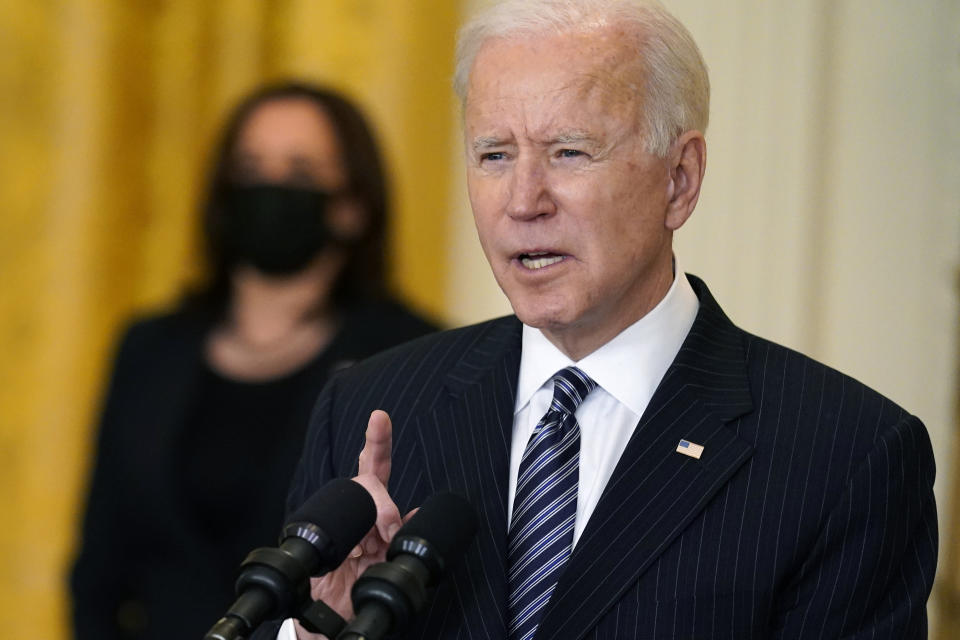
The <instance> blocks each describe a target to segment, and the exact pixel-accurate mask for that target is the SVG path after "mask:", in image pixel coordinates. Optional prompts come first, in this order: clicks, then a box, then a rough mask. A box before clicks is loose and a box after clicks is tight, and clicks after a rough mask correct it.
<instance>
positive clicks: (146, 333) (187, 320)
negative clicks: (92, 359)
mask: <svg viewBox="0 0 960 640" xmlns="http://www.w3.org/2000/svg"><path fill="white" fill-rule="evenodd" d="M209 327H210V321H209V320H208V319H206V318H204V317H203V316H202V315H201V314H199V313H197V312H194V311H189V310H186V309H182V308H178V309H175V310H172V311H163V312H145V313H139V314H137V315H134V316H133V317H132V318H130V319H129V320H128V321H127V322H126V325H125V326H124V327H123V329H122V330H121V331H120V333H119V335H120V339H119V340H118V342H117V348H116V352H117V357H118V358H125V359H129V358H136V357H138V356H142V355H144V354H155V353H158V352H162V351H164V350H167V349H172V350H174V351H179V350H182V349H183V348H193V346H194V345H195V344H196V343H197V342H198V341H200V340H202V338H203V335H204V334H205V333H206V331H207V330H208V329H209Z"/></svg>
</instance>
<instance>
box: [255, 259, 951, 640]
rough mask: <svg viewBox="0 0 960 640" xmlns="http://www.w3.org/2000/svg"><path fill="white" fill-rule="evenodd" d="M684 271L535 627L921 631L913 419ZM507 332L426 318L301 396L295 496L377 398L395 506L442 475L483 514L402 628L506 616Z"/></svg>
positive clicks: (488, 633)
mask: <svg viewBox="0 0 960 640" xmlns="http://www.w3.org/2000/svg"><path fill="white" fill-rule="evenodd" d="M690 280H691V283H692V284H693V286H694V289H695V290H696V292H697V295H698V297H699V299H700V311H699V313H698V315H697V318H696V321H695V323H694V325H693V327H692V329H691V331H690V334H689V335H688V336H687V338H686V340H685V342H684V343H683V346H682V348H681V349H680V352H679V353H678V355H677V357H676V360H675V361H674V362H673V364H672V365H671V366H670V368H669V370H668V371H667V373H666V375H665V376H664V378H663V380H662V382H661V383H660V385H659V387H658V389H657V391H656V393H655V394H654V396H653V398H652V400H651V401H650V405H649V406H648V408H647V410H646V412H645V413H644V415H643V416H642V418H641V420H640V422H639V424H638V426H637V428H636V431H635V432H634V434H633V437H632V438H631V440H630V442H629V444H628V445H627V448H626V450H625V451H624V453H623V456H622V458H621V460H620V462H619V464H618V465H617V467H616V469H615V471H614V472H613V475H612V477H611V478H610V481H609V483H608V485H607V487H606V489H605V490H604V492H603V496H602V498H601V500H600V502H599V504H598V505H597V507H596V511H595V512H594V513H593V515H592V516H591V518H590V521H589V522H588V523H587V525H586V529H585V530H584V532H583V534H582V537H581V538H580V539H579V541H578V543H577V546H576V548H575V549H574V551H573V554H572V556H571V558H570V563H569V565H568V567H567V569H566V571H565V573H564V575H563V576H562V578H561V579H560V582H559V584H558V586H557V588H556V590H555V592H554V594H553V597H552V600H551V602H550V603H549V604H548V607H547V609H546V611H545V614H544V617H543V620H542V622H541V624H540V627H539V631H538V634H537V637H538V638H565V639H577V638H597V639H604V640H606V639H610V638H731V639H736V640H743V639H745V638H804V639H807V638H840V637H844V638H896V639H898V640H899V639H902V638H919V637H925V630H926V615H925V603H926V600H927V596H928V594H929V591H930V588H931V585H932V582H933V575H934V570H935V566H936V553H937V525H936V511H935V505H934V497H933V490H932V489H933V479H934V463H933V454H932V451H931V447H930V442H929V439H928V437H927V433H926V431H925V429H924V427H923V425H922V424H921V423H920V421H919V420H918V419H917V418H915V417H914V416H911V415H910V414H908V413H906V412H905V411H904V410H903V409H901V408H900V407H898V406H896V405H895V404H894V403H892V402H891V401H889V400H887V399H886V398H884V397H882V396H880V395H879V394H877V393H876V392H874V391H871V390H870V389H868V388H866V387H865V386H864V385H862V384H860V383H859V382H857V381H855V380H853V379H851V378H849V377H847V376H845V375H843V374H841V373H839V372H837V371H834V370H832V369H830V368H828V367H826V366H824V365H822V364H819V363H817V362H814V361H813V360H811V359H809V358H807V357H805V356H803V355H801V354H799V353H796V352H794V351H791V350H789V349H786V348H784V347H781V346H778V345H776V344H773V343H771V342H768V341H766V340H763V339H760V338H757V337H755V336H752V335H750V334H748V333H746V332H744V331H742V330H740V329H738V328H737V327H735V326H734V325H733V324H732V323H731V322H730V320H728V319H727V317H726V316H725V315H724V313H723V312H722V311H721V309H720V307H719V306H718V305H717V303H716V302H715V301H714V299H713V298H712V296H711V295H710V292H709V291H708V290H707V288H706V286H705V285H704V284H703V283H702V282H701V281H699V280H698V279H696V278H693V277H691V278H690ZM520 336H521V325H520V323H519V322H518V320H517V319H516V318H515V317H507V318H501V319H499V320H494V321H490V322H486V323H483V324H479V325H476V326H472V327H467V328H463V329H458V330H454V331H448V332H444V333H441V334H437V335H435V336H429V337H426V338H423V339H419V340H417V341H415V342H412V343H409V344H407V345H404V346H402V347H399V348H396V349H392V350H390V351H388V352H386V353H384V354H381V355H379V356H377V357H375V358H373V359H371V360H369V361H367V362H366V363H364V364H362V365H360V366H357V367H355V368H353V369H350V370H348V371H346V372H344V373H343V374H342V375H338V376H337V377H336V378H335V379H334V380H333V381H332V382H331V383H330V384H329V385H328V386H327V387H326V389H325V390H324V392H323V393H322V394H321V398H320V400H319V401H318V403H317V406H316V408H315V410H314V414H313V418H312V421H311V426H310V431H309V433H308V436H307V443H306V447H305V450H304V453H303V459H302V460H301V463H300V467H299V469H298V472H297V475H296V477H295V479H294V483H293V485H292V490H291V495H290V499H289V501H290V504H289V505H288V508H289V507H291V506H295V505H297V504H299V503H300V502H302V501H303V500H304V499H305V498H306V497H307V496H309V495H310V494H311V493H312V492H313V491H314V490H315V489H316V488H317V487H319V486H321V485H322V484H323V483H325V482H327V481H328V480H329V479H330V478H333V477H335V476H351V475H353V474H355V473H356V470H357V469H356V461H357V456H358V453H359V451H360V449H361V448H362V446H363V433H364V429H365V425H366V421H367V417H368V416H369V414H370V412H371V410H373V409H385V410H386V411H387V412H388V413H389V414H390V415H391V417H392V419H393V428H394V436H393V447H394V451H393V470H392V475H391V477H390V483H389V490H390V492H391V495H392V496H393V497H394V499H395V501H396V503H397V505H398V506H399V507H400V511H401V513H405V512H406V511H407V510H408V509H410V508H412V507H415V506H417V505H418V504H420V503H421V502H422V501H423V500H424V499H425V498H426V497H428V496H429V495H431V494H433V493H435V492H438V491H441V490H447V489H449V490H453V491H456V492H459V493H461V494H463V495H464V496H466V497H467V498H468V499H469V500H470V501H471V502H472V503H473V505H474V506H475V507H476V509H477V511H478V513H479V516H480V521H481V523H482V524H481V529H480V532H479V535H478V536H477V539H476V541H475V542H474V543H473V544H472V546H471V547H470V550H469V552H468V553H467V555H466V558H465V559H464V560H463V561H462V562H460V563H458V564H457V565H456V566H455V567H454V568H453V569H452V571H451V575H450V576H449V579H448V580H447V581H446V582H445V583H444V584H442V585H441V586H440V587H439V588H438V590H437V592H436V594H435V596H434V598H433V599H432V601H431V603H430V604H429V605H428V607H427V609H426V611H424V612H423V614H422V615H421V617H420V619H419V621H418V623H417V625H416V628H415V629H414V630H413V631H411V632H410V633H409V634H408V636H406V637H411V638H425V639H426V638H461V639H466V638H470V639H481V638H482V639H487V638H490V639H493V638H504V637H506V633H505V620H504V612H505V611H506V607H505V593H506V578H505V573H506V567H505V558H506V539H507V537H506V533H507V525H506V522H507V476H508V473H507V465H508V459H509V449H510V439H511V429H512V424H513V407H514V395H515V390H516V382H517V375H518V370H519V362H520V345H521V338H520ZM681 439H687V440H690V441H692V442H695V443H698V444H701V445H703V447H704V452H703V455H702V457H701V459H700V460H695V459H692V458H690V457H687V456H684V455H681V454H678V453H676V447H677V445H678V443H679V441H680V440H681ZM265 635H269V634H268V633H265ZM258 637H263V636H258Z"/></svg>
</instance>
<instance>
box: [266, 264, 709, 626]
mask: <svg viewBox="0 0 960 640" xmlns="http://www.w3.org/2000/svg"><path fill="white" fill-rule="evenodd" d="M699 308H700V301H699V300H698V299H697V294H696V293H694V291H693V288H692V287H691V286H690V283H689V282H688V281H687V277H686V276H685V275H684V274H683V271H681V270H680V268H679V266H678V265H677V263H676V260H675V261H674V278H673V284H672V285H671V286H670V290H669V291H667V295H666V296H664V298H663V300H661V301H660V303H659V304H657V306H656V307H654V308H653V309H652V310H651V311H650V312H649V313H647V315H645V316H643V317H642V318H640V319H639V320H637V321H636V322H634V323H633V324H632V325H630V326H629V327H627V328H626V329H624V330H623V331H622V332H620V333H619V334H618V335H617V336H616V337H615V338H614V339H613V340H611V341H610V342H608V343H606V344H605V345H603V346H602V347H600V348H599V349H597V350H596V351H594V352H593V353H591V354H590V355H588V356H587V357H586V358H584V359H583V360H580V361H579V362H573V361H572V360H570V358H568V357H567V356H565V355H564V354H563V353H561V351H560V350H559V349H557V348H556V347H555V346H553V344H552V343H551V342H550V341H549V340H547V338H546V337H545V336H544V335H543V334H542V333H541V332H540V330H539V329H534V328H533V327H528V326H527V325H524V326H523V347H522V352H521V355H520V377H519V379H518V381H517V400H516V405H515V408H514V414H513V441H512V445H511V449H510V485H509V494H508V495H509V505H508V507H509V508H508V511H507V517H508V518H512V514H513V497H514V494H515V493H516V491H517V471H518V469H519V468H520V458H521V457H522V456H523V451H524V449H526V447H527V441H528V440H529V439H530V435H531V434H532V433H533V430H534V428H536V426H537V423H538V422H539V421H540V418H542V417H543V414H544V413H546V412H547V408H548V407H549V406H550V401H551V400H552V399H553V384H552V383H551V382H550V378H552V377H553V374H555V373H556V372H557V371H559V370H560V369H563V368H564V367H569V366H570V365H576V366H578V367H580V369H581V370H582V371H583V372H584V373H586V374H587V375H588V376H590V377H591V378H593V379H594V381H595V382H596V383H597V388H596V389H594V390H593V392H592V393H590V395H589V396H587V398H586V400H584V401H583V403H582V404H581V405H580V407H579V408H577V413H576V416H577V422H578V423H579V425H580V482H579V485H578V494H577V519H576V523H575V524H574V529H573V543H574V544H576V543H577V540H578V539H579V538H580V534H581V533H582V532H583V528H584V527H585V526H586V524H587V520H588V519H589V518H590V514H592V513H593V509H594V507H596V506H597V502H598V501H599V500H600V494H601V493H603V489H604V487H606V486H607V481H608V480H609V479H610V475H611V474H612V473H613V469H614V467H616V466H617V462H618V461H619V460H620V456H621V455H622V454H623V450H624V449H625V448H626V446H627V442H628V441H629V440H630V436H631V435H633V430H634V428H635V427H636V426H637V423H638V422H639V421H640V416H641V415H643V412H644V410H645V409H646V408H647V404H649V402H650V398H651V397H652V396H653V392H654V390H656V388H657V385H659V384H660V380H661V379H662V378H663V376H664V374H665V373H666V372H667V369H668V368H669V367H670V363H672V362H673V359H674V358H675V357H676V355H677V352H678V351H680V345H682V344H683V341H684V339H685V338H686V337H687V333H689V332H690V327H691V326H693V320H694V318H696V316H697V310H698V309H699ZM508 522H509V520H508ZM296 637H297V636H296V631H295V630H294V627H293V620H291V619H287V620H285V621H284V623H283V626H282V627H280V631H279V633H278V634H277V640H296Z"/></svg>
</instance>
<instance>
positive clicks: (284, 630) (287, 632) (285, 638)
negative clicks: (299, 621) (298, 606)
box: [277, 618, 297, 640]
mask: <svg viewBox="0 0 960 640" xmlns="http://www.w3.org/2000/svg"><path fill="white" fill-rule="evenodd" d="M277 640H297V629H296V627H294V626H293V618H287V619H286V620H284V621H283V624H282V625H280V630H279V631H277Z"/></svg>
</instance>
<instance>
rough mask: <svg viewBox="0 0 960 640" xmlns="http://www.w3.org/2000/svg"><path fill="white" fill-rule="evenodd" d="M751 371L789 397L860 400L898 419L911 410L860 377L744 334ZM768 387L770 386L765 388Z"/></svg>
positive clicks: (785, 347)
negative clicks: (763, 377) (815, 396)
mask: <svg viewBox="0 0 960 640" xmlns="http://www.w3.org/2000/svg"><path fill="white" fill-rule="evenodd" d="M744 336H745V338H744V344H745V347H746V353H747V362H748V368H749V369H750V370H751V371H753V372H754V377H756V376H757V375H761V376H765V377H766V379H767V381H768V382H767V384H768V385H769V384H780V385H781V386H782V389H783V393H785V394H805V395H819V396H821V397H824V398H828V399H833V400H835V401H838V402H839V401H842V400H843V399H844V398H846V399H848V400H851V401H852V400H853V399H856V401H857V402H864V403H867V404H871V405H875V406H876V407H877V408H878V409H882V410H883V412H884V414H885V415H887V416H892V417H895V418H896V419H899V418H901V417H902V416H904V415H906V414H908V412H907V410H906V409H904V408H903V407H901V406H900V405H899V404H897V403H896V402H895V401H893V400H891V399H890V398H888V397H887V396H885V395H883V394H882V393H880V392H879V391H877V390H876V389H874V388H872V387H870V386H869V385H867V384H866V383H864V382H862V381H860V380H858V379H857V378H855V377H853V376H851V375H849V374H847V373H844V372H843V371H840V370H839V369H836V368H834V367H832V366H830V365H828V364H825V363H823V362H821V361H819V360H817V359H815V358H813V357H811V356H809V355H807V354H805V353H802V352H800V351H798V350H796V349H793V348H791V347H788V346H784V345H782V344H779V343H777V342H774V341H772V340H768V339H766V338H762V337H760V336H757V335H754V334H751V333H749V332H746V331H745V332H744ZM765 386H767V385H765Z"/></svg>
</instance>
